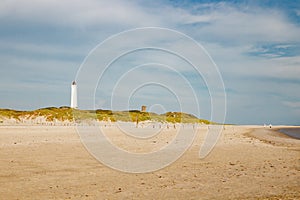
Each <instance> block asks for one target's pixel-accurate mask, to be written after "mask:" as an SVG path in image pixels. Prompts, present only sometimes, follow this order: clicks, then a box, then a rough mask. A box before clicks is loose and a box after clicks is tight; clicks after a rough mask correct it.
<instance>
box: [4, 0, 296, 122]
mask: <svg viewBox="0 0 300 200" xmlns="http://www.w3.org/2000/svg"><path fill="white" fill-rule="evenodd" d="M149 26H154V27H164V28H169V29H174V30H177V31H180V32H182V33H184V34H186V35H188V36H190V37H192V38H193V39H195V40H196V41H197V42H199V43H200V44H201V45H203V47H204V48H205V49H206V50H207V52H208V53H209V54H210V56H211V57H212V59H213V60H214V62H215V63H216V65H217V67H218V69H219V71H220V73H221V75H222V79H223V81H224V85H225V89H226V95H227V106H226V110H227V112H226V122H227V123H236V124H263V123H272V124H295V125H296V124H297V125H300V92H299V91H300V78H299V77H300V1H276V0H273V1H271V0H268V1H258V0H257V1H224V2H222V1H204V0H203V1H191V0H186V1H171V0H170V1H142V0H141V1H120V0H111V1H98V0H87V1H79V0H75V1H74V0H72V1H71V0H65V1H59V0H43V1H36V0H28V1H22V0H4V1H1V2H0V29H1V31H0V60H1V66H0V107H1V108H12V109H19V110H32V109H37V108H40V107H48V106H62V105H69V102H70V84H71V82H72V80H73V79H75V77H76V74H77V71H78V69H79V67H80V65H81V64H82V62H83V60H84V59H85V57H86V56H87V55H88V54H89V52H90V51H91V50H92V49H93V48H94V47H95V46H96V45H98V44H99V43H100V42H102V41H104V40H105V39H107V38H108V37H110V36H111V35H114V34H117V33H119V32H121V31H125V30H128V29H133V28H139V27H149ZM111 50H112V49H111ZM145 53H146V54H147V53H149V52H145ZM143 56H145V55H144V54H143V55H138V54H136V55H130V56H129V57H127V58H126V59H123V60H122V59H121V60H120V61H119V65H118V67H119V68H120V67H121V66H128V65H129V63H131V62H132V61H136V60H138V59H141V58H143V59H149V58H157V59H154V60H156V61H161V59H165V60H166V58H168V55H165V54H163V53H160V54H157V52H156V53H153V54H151V56H150V57H149V56H148V57H143ZM169 60H171V61H172V62H170V63H168V64H170V65H174V66H175V65H176V66H177V65H178V66H179V65H180V66H181V68H180V69H179V68H178V71H179V72H180V74H183V75H184V77H185V78H187V79H188V81H189V82H190V83H191V84H192V85H193V87H194V88H195V90H196V95H197V97H198V100H199V104H200V113H201V114H200V115H199V114H198V113H195V112H194V110H196V109H195V107H194V106H193V105H194V104H192V103H191V102H190V100H189V97H186V98H183V99H184V100H182V101H183V102H181V103H182V104H185V105H187V106H186V107H184V109H183V111H185V112H190V113H194V114H197V115H198V116H200V117H202V118H206V119H210V118H211V108H210V106H211V105H210V96H209V92H208V90H207V87H206V85H205V83H204V82H203V80H202V79H201V77H198V76H199V75H197V74H195V73H193V71H189V70H186V68H188V66H185V65H184V64H183V63H182V62H181V61H180V60H178V61H177V60H176V59H173V58H171V57H170V59H169ZM142 61H143V60H142ZM148 62H150V61H148ZM132 64H140V63H139V62H137V63H136V62H133V63H132ZM116 65H117V64H116ZM118 67H117V66H116V68H115V70H117V69H118ZM123 69H124V68H123ZM149 69H153V71H152V72H149ZM166 69H167V68H163V67H161V66H158V65H156V66H149V68H141V69H139V70H137V71H136V72H135V73H136V74H138V75H139V76H141V77H144V78H147V77H149V76H151V73H154V72H158V71H159V73H160V75H161V77H159V78H161V79H164V80H173V79H172V77H174V76H175V75H174V72H172V71H168V70H166ZM154 74H155V73H154ZM110 77H112V78H111V79H110ZM106 79H107V80H106V84H107V86H105V84H104V85H101V86H99V87H98V89H99V90H97V92H96V106H97V107H99V108H104V109H105V108H106V109H107V108H110V99H111V93H110V92H109V91H111V89H109V88H110V87H109V83H110V82H109V81H113V79H114V77H113V73H112V74H111V75H108V77H107V78H106ZM175 82H176V81H170V82H169V84H170V85H171V86H173V87H174V88H177V89H178V90H179V91H186V90H185V87H186V85H185V84H177V85H176V83H175ZM177 83H180V82H177ZM131 84H132V80H131V79H128V78H127V79H126V77H124V82H123V83H122V87H124V88H125V89H122V90H121V89H120V90H118V88H117V89H116V91H119V93H115V97H116V99H118V101H116V102H115V103H114V104H115V107H114V108H116V109H127V108H128V105H127V104H124V102H122V100H123V99H122V98H123V97H124V95H125V96H126V94H124V91H126V88H127V89H128V88H129V86H131ZM127 86H128V87H127ZM171 86H170V87H171ZM122 91H123V92H122ZM122 95H123V96H122ZM173 96H174V95H172V94H171V93H170V91H169V92H168V91H167V90H164V89H163V88H162V87H159V86H158V85H152V86H147V87H144V88H142V89H139V90H137V91H136V92H135V93H134V94H133V96H132V98H131V99H130V105H129V108H136V107H137V108H139V106H140V105H142V104H147V106H148V107H149V108H151V107H152V108H153V111H159V112H163V111H166V110H174V111H175V110H179V107H178V104H177V103H176V101H175V100H174V98H173ZM80 104H82V108H84V106H83V105H84V104H83V103H82V102H79V106H80ZM126 106H127V107H126Z"/></svg>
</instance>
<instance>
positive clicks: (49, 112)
mask: <svg viewBox="0 0 300 200" xmlns="http://www.w3.org/2000/svg"><path fill="white" fill-rule="evenodd" d="M37 117H44V118H45V119H46V121H53V120H59V121H65V120H68V121H81V120H99V121H112V122H115V121H124V122H136V121H139V122H142V121H156V122H169V123H202V124H211V123H212V122H210V121H208V120H205V119H198V118H197V117H196V116H194V115H191V114H187V113H183V112H167V113H164V114H156V113H153V112H141V111H139V110H129V111H111V110H101V109H98V110H79V109H73V108H70V107H67V106H62V107H59V108H57V107H48V108H41V109H37V110H33V111H19V110H11V109H0V122H1V120H2V121H3V120H4V119H15V120H17V121H20V120H21V119H36V118H37Z"/></svg>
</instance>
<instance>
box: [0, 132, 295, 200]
mask: <svg viewBox="0 0 300 200" xmlns="http://www.w3.org/2000/svg"><path fill="white" fill-rule="evenodd" d="M108 129H109V131H108V133H110V134H111V135H110V136H111V137H112V141H113V142H114V143H115V144H116V145H120V146H122V145H123V148H125V149H126V148H127V149H126V150H128V151H133V152H138V153H139V152H144V151H148V150H151V151H155V150H156V149H157V148H160V147H162V146H164V145H165V144H166V143H167V142H168V137H169V136H172V131H175V130H173V129H172V130H168V131H166V132H161V133H160V134H164V136H160V135H157V136H155V137H156V138H155V137H154V138H151V139H149V140H144V141H143V143H141V144H139V143H138V141H134V140H132V141H131V142H128V141H124V139H123V137H122V136H121V135H120V134H119V133H118V130H117V129H116V128H113V127H110V128H108ZM141 130H142V129H141ZM206 132H207V129H206V128H205V127H201V128H199V129H198V131H197V137H196V139H195V141H194V143H193V145H192V146H191V148H189V149H188V150H187V151H186V152H185V153H184V155H183V156H182V157H181V158H180V159H178V160H177V161H176V162H174V163H172V164H171V165H169V166H167V167H165V168H163V169H161V170H158V171H155V172H151V173H142V174H131V173H124V172H120V171H117V170H113V169H110V168H108V167H107V166H105V165H103V164H101V163H100V162H98V161H97V160H96V159H95V158H94V157H92V156H91V155H90V154H89V152H88V151H87V150H86V149H85V147H84V146H83V144H82V143H81V142H80V139H79V136H78V135H77V133H76V128H75V127H63V126H62V127H59V126H57V127H54V126H49V127H48V126H0V169H1V171H0V199H299V198H300V192H299V191H300V184H299V180H300V175H299V170H300V165H299V163H300V162H299V161H300V156H299V155H300V154H299V150H300V140H294V139H290V138H287V137H282V136H281V135H278V133H276V132H274V131H271V132H270V130H266V129H264V128H262V127H255V126H228V127H226V129H225V130H224V131H223V133H222V135H221V138H220V139H219V141H218V143H217V145H216V146H215V148H214V149H213V151H212V152H211V153H210V154H209V155H208V156H207V157H206V158H204V159H199V156H198V155H199V148H200V147H201V144H203V140H204V138H205V134H206ZM168 134H169V135H168ZM167 135H168V137H167ZM157 162H159V161H157Z"/></svg>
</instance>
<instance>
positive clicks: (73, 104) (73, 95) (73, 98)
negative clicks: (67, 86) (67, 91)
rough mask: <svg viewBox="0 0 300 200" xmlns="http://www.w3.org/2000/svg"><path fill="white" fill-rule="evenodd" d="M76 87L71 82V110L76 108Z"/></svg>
mask: <svg viewBox="0 0 300 200" xmlns="http://www.w3.org/2000/svg"><path fill="white" fill-rule="evenodd" d="M77 107H78V106H77V85H76V82H75V81H73V82H72V85H71V108H77Z"/></svg>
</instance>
